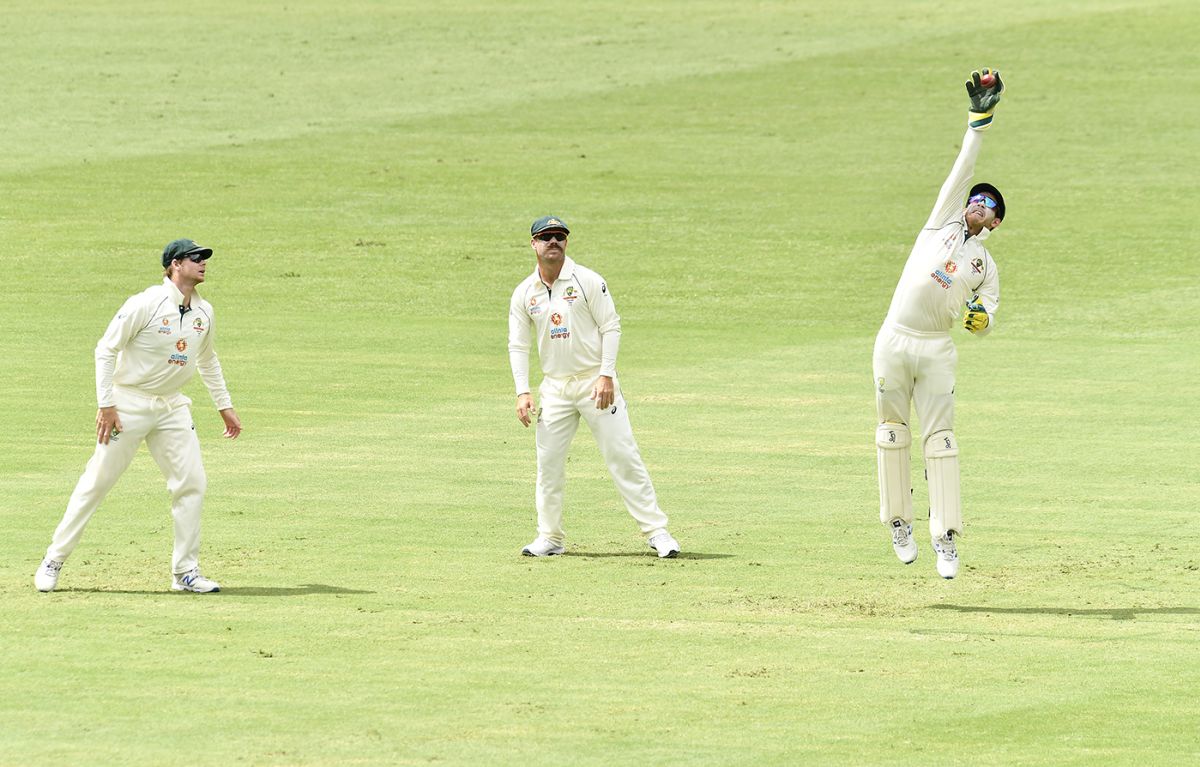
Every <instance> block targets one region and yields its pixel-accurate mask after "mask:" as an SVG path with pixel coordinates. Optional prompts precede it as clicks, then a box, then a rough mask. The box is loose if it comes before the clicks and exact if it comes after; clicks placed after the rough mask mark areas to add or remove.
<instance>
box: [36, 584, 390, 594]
mask: <svg viewBox="0 0 1200 767" xmlns="http://www.w3.org/2000/svg"><path fill="white" fill-rule="evenodd" d="M56 591H59V592H63V593H72V592H73V593H82V594H144V595H147V596H154V595H159V594H187V593H189V592H186V591H171V590H170V589H162V590H159V591H136V590H128V589H56ZM374 593H375V592H374V591H362V590H360V589H347V588H342V587H341V586H327V585H325V584H323V583H305V584H301V585H299V586H247V587H238V586H222V587H221V591H220V592H219V593H217V594H215V595H214V598H220V597H221V596H223V595H224V596H234V597H303V596H308V595H309V594H374ZM200 596H204V595H200Z"/></svg>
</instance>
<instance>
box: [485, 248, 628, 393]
mask: <svg viewBox="0 0 1200 767" xmlns="http://www.w3.org/2000/svg"><path fill="white" fill-rule="evenodd" d="M534 337H536V338H537V347H538V358H539V359H540V360H541V363H542V373H543V374H545V375H547V376H549V377H551V378H569V377H571V376H576V375H580V374H583V373H587V372H589V371H592V370H598V371H599V372H598V373H597V375H604V376H610V377H616V375H617V350H618V348H619V347H620V343H621V318H620V317H619V316H618V315H617V307H616V305H615V304H614V303H613V298H612V295H611V294H610V293H609V292H608V285H607V284H605V282H604V279H603V278H602V277H601V276H600V275H598V274H596V273H595V272H593V271H592V270H591V269H587V268H585V267H582V266H580V265H579V264H577V263H575V262H574V261H572V260H571V259H570V258H566V257H564V260H563V267H562V271H561V272H559V275H558V279H557V280H555V281H554V284H553V285H547V284H546V283H544V282H542V278H541V275H540V274H538V270H537V267H536V266H535V267H534V269H533V274H531V275H529V276H528V277H526V278H525V280H524V281H523V282H522V283H521V284H520V285H518V286H517V289H516V290H515V291H513V295H512V302H511V303H510V304H509V310H508V358H509V363H510V364H511V365H512V374H513V383H514V384H515V385H516V389H517V394H525V393H526V392H528V391H529V350H530V348H531V347H532V345H533V339H534Z"/></svg>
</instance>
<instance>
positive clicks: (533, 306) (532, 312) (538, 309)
mask: <svg viewBox="0 0 1200 767" xmlns="http://www.w3.org/2000/svg"><path fill="white" fill-rule="evenodd" d="M545 309H546V307H544V306H541V305H539V304H538V302H537V296H534V297H533V298H531V299H529V316H530V317H536V316H537V315H539V314H541V313H542V312H543V311H545Z"/></svg>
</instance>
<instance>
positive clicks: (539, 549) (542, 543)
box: [521, 535, 566, 557]
mask: <svg viewBox="0 0 1200 767" xmlns="http://www.w3.org/2000/svg"><path fill="white" fill-rule="evenodd" d="M564 551H566V549H565V548H564V547H563V545H562V544H561V543H555V542H554V541H552V540H550V539H549V538H543V537H542V536H540V535H539V536H538V537H536V538H534V539H533V542H531V543H530V544H529V545H528V546H526V547H525V548H523V549H521V553H522V554H524V555H525V556H527V557H554V556H558V555H559V554H561V553H563V552H564Z"/></svg>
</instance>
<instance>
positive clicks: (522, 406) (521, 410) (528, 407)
mask: <svg viewBox="0 0 1200 767" xmlns="http://www.w3.org/2000/svg"><path fill="white" fill-rule="evenodd" d="M532 419H533V397H532V396H530V395H529V393H528V392H526V393H525V394H518V395H517V420H518V421H520V422H521V424H522V425H523V426H525V428H527V429H528V428H529V423H530V421H531V420H532Z"/></svg>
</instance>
